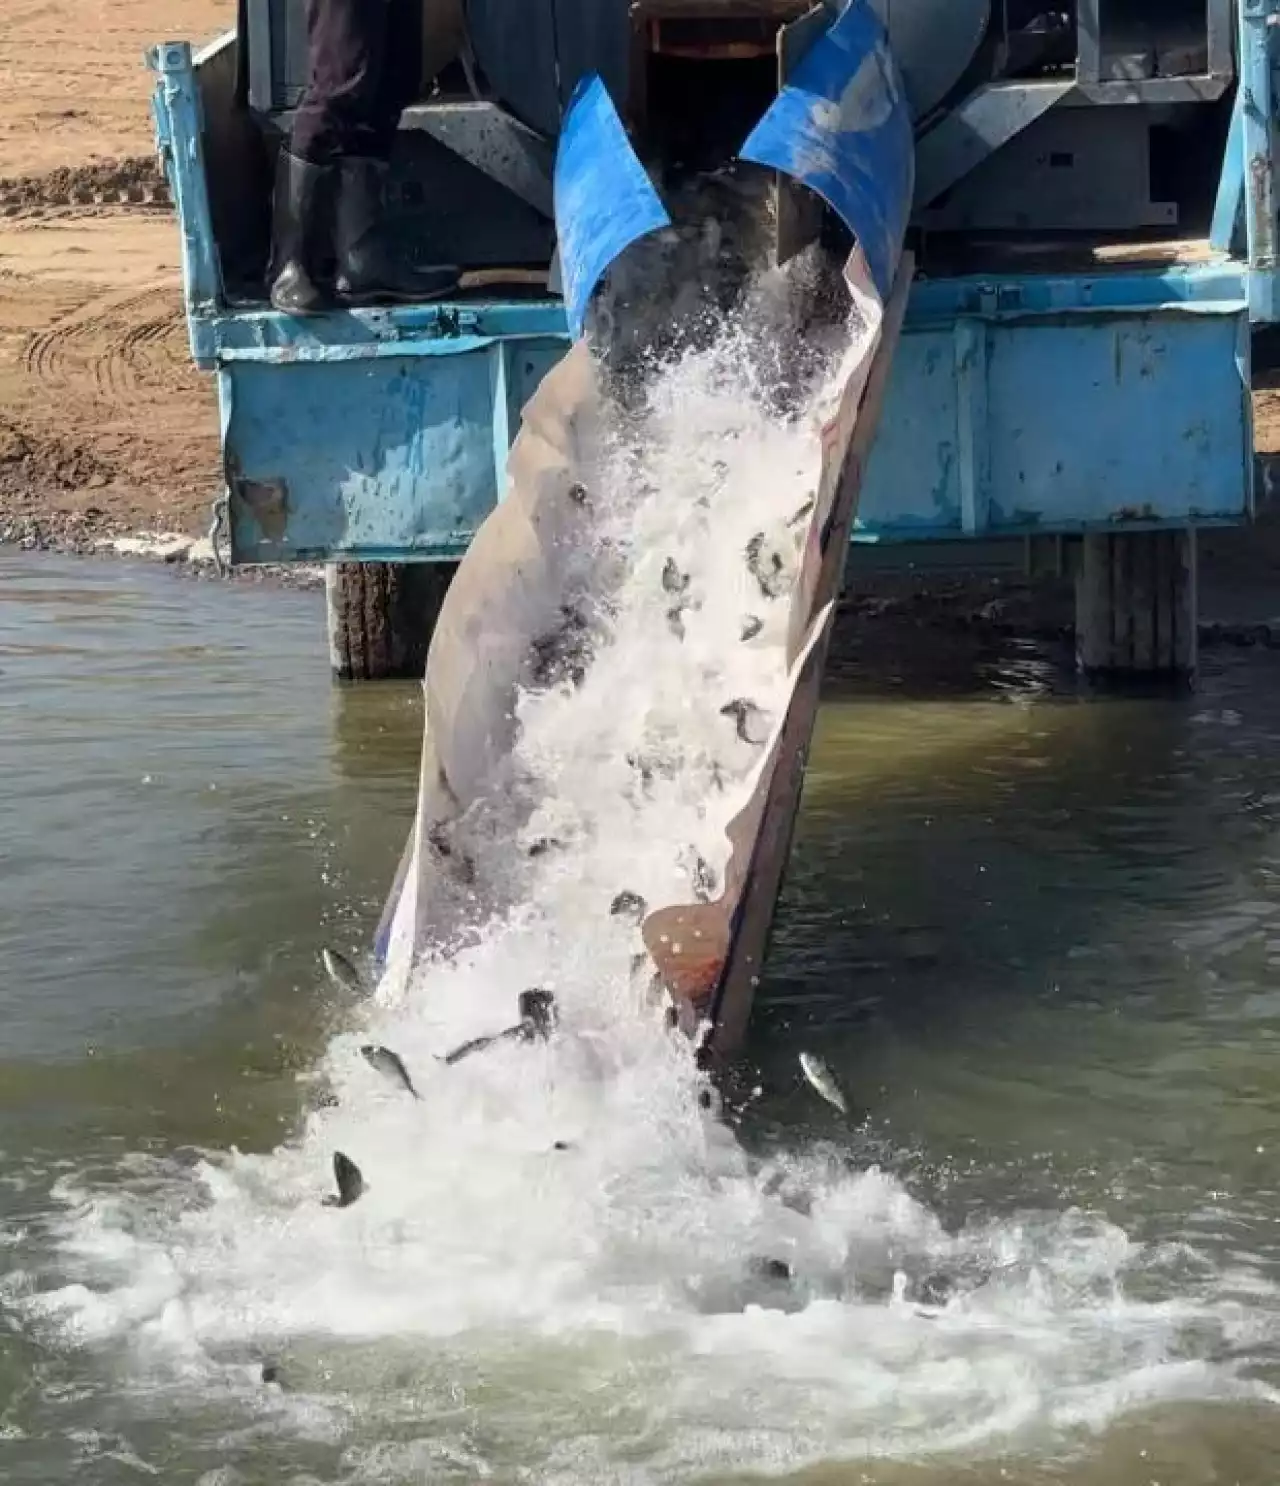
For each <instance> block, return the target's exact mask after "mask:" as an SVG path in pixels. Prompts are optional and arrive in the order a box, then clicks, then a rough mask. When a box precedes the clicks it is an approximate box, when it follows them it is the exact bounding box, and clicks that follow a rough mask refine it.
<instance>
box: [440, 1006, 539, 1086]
mask: <svg viewBox="0 0 1280 1486" xmlns="http://www.w3.org/2000/svg"><path fill="white" fill-rule="evenodd" d="M518 1005H519V1010H520V1020H519V1021H518V1022H517V1023H516V1024H515V1026H514V1027H506V1028H504V1029H503V1030H502V1031H501V1032H493V1033H490V1034H489V1035H488V1036H486V1037H473V1038H472V1039H471V1041H470V1042H464V1043H463V1044H462V1046H461V1047H456V1048H454V1050H453V1051H452V1052H451V1053H448V1054H446V1055H445V1057H444V1058H443V1059H441V1061H442V1062H443V1063H444V1064H445V1065H446V1066H447V1067H449V1068H452V1067H453V1066H454V1064H456V1063H461V1062H462V1060H463V1059H464V1058H469V1057H470V1056H471V1055H472V1054H473V1053H480V1052H483V1051H484V1050H485V1049H486V1048H489V1047H492V1046H493V1045H494V1044H495V1043H497V1042H511V1041H513V1040H518V1041H520V1042H534V1041H538V1040H541V1041H543V1042H545V1041H546V1040H547V1038H548V1037H550V1036H551V1033H552V1032H553V1031H554V1030H555V1027H556V1024H557V1023H558V1021H559V1012H558V1011H557V1009H556V998H555V997H554V996H553V995H552V994H551V992H550V991H541V990H532V991H521V993H520V1000H519V1002H518Z"/></svg>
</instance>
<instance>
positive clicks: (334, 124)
mask: <svg viewBox="0 0 1280 1486" xmlns="http://www.w3.org/2000/svg"><path fill="white" fill-rule="evenodd" d="M307 54H308V58H309V68H308V80H307V86H306V90H305V91H304V93H303V95H302V101H301V102H300V103H299V104H298V110H297V113H296V114H295V115H294V121H293V139H292V142H291V145H290V148H291V150H292V152H293V153H294V154H295V155H297V156H298V157H299V158H301V159H303V160H308V161H310V162H311V163H312V164H313V165H328V164H331V163H332V162H333V161H335V160H339V159H342V158H344V157H348V158H349V157H352V156H355V157H358V158H361V159H374V160H388V159H389V158H390V156H391V146H392V145H393V144H394V142H395V137H396V129H397V128H398V126H399V123H400V115H401V113H402V112H403V111H404V109H405V108H407V107H408V105H409V104H410V103H412V102H413V101H414V99H415V97H416V96H417V93H418V90H419V88H420V86H421V82H422V76H421V74H422V0H307Z"/></svg>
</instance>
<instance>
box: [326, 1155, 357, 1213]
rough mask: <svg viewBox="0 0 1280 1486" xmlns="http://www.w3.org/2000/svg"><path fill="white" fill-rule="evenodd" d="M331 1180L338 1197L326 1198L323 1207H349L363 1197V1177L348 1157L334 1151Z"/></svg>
mask: <svg viewBox="0 0 1280 1486" xmlns="http://www.w3.org/2000/svg"><path fill="white" fill-rule="evenodd" d="M333 1179H334V1181H335V1182H337V1184H338V1195H337V1196H336V1197H326V1198H325V1199H324V1205H325V1207H351V1206H353V1205H354V1204H355V1203H357V1202H359V1201H360V1199H361V1197H363V1196H364V1175H363V1173H362V1172H361V1170H360V1168H359V1167H358V1166H357V1165H356V1163H355V1162H354V1161H353V1160H352V1159H351V1157H350V1156H344V1155H343V1154H342V1152H341V1151H335V1152H334V1157H333Z"/></svg>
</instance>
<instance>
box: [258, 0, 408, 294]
mask: <svg viewBox="0 0 1280 1486" xmlns="http://www.w3.org/2000/svg"><path fill="white" fill-rule="evenodd" d="M387 7H388V0H307V71H308V77H307V85H306V88H305V89H304V91H303V95H302V98H301V100H300V101H299V104H298V108H297V110H296V112H295V114H294V122H293V131H292V134H291V136H290V139H289V142H288V144H287V145H285V146H284V147H282V149H281V151H280V156H279V159H278V161H277V166H276V190H275V221H274V225H273V240H274V243H273V252H272V266H271V269H270V280H271V302H272V303H273V304H274V305H275V306H276V308H277V309H280V310H283V311H285V312H286V313H289V314H310V313H314V312H315V311H316V310H318V309H321V308H322V307H323V303H324V296H323V295H322V294H321V292H320V290H319V289H318V288H317V286H316V272H317V269H318V267H319V263H320V259H321V257H322V256H323V253H324V250H325V249H326V248H327V247H328V246H330V245H331V243H332V225H331V223H332V210H333V200H332V192H333V184H334V182H333V177H334V174H335V167H336V166H337V164H338V162H339V161H340V160H342V159H344V158H346V157H347V156H350V155H353V154H354V155H359V154H361V153H363V152H364V151H367V150H368V149H370V148H376V147H377V144H378V140H379V138H380V130H379V126H378V109H379V102H380V94H381V91H382V76H381V74H382V66H383V59H384V57H385V56H386V55H387V34H386V20H387Z"/></svg>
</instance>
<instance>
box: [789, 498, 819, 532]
mask: <svg viewBox="0 0 1280 1486" xmlns="http://www.w3.org/2000/svg"><path fill="white" fill-rule="evenodd" d="M814 505H815V502H814V500H813V498H812V497H810V498H809V499H808V500H807V501H805V503H804V505H802V506H801V507H800V509H799V510H798V511H797V512H796V514H795V515H794V516H793V517H792V518H791V520H790V521H788V522H787V525H788V526H791V527H795V526H799V525H800V523H801V522H802V521H803V520H804V519H805V517H806V516H810V515H812V514H813V508H814Z"/></svg>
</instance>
